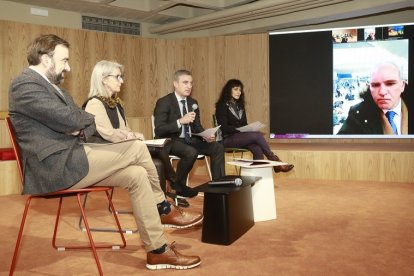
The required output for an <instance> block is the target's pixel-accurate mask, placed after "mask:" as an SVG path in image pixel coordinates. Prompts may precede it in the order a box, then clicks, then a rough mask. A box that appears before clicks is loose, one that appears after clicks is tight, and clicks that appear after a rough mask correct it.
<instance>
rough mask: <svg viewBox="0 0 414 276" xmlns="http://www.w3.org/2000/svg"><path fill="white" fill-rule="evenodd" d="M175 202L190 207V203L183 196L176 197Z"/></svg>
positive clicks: (180, 205)
mask: <svg viewBox="0 0 414 276" xmlns="http://www.w3.org/2000/svg"><path fill="white" fill-rule="evenodd" d="M176 204H177V206H179V207H183V208H188V207H190V203H188V201H187V200H186V199H185V198H180V197H177V200H176Z"/></svg>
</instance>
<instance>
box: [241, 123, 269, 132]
mask: <svg viewBox="0 0 414 276" xmlns="http://www.w3.org/2000/svg"><path fill="white" fill-rule="evenodd" d="M264 126H265V125H264V124H262V123H261V122H259V121H256V122H254V123H250V124H248V125H246V126H242V127H239V128H236V129H237V130H239V131H241V132H247V131H258V130H259V129H261V128H263V127H264Z"/></svg>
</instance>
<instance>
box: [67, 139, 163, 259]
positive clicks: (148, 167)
mask: <svg viewBox="0 0 414 276" xmlns="http://www.w3.org/2000/svg"><path fill="white" fill-rule="evenodd" d="M84 148H85V152H86V155H87V157H88V161H89V172H88V174H87V175H86V176H85V177H84V178H83V179H82V180H81V181H79V182H78V183H76V184H75V185H74V186H72V187H71V188H70V189H78V188H84V187H88V186H92V185H96V186H113V187H122V188H124V189H126V190H127V191H128V193H129V197H130V200H131V205H132V211H133V213H134V217H135V221H136V223H137V227H138V232H139V234H140V237H141V240H142V242H143V243H144V245H145V249H146V250H147V251H151V250H154V249H157V248H159V247H161V246H162V245H164V244H165V243H166V242H167V241H166V238H165V237H164V231H163V228H162V225H161V220H160V216H159V213H158V210H157V207H156V205H157V203H160V202H162V201H164V200H165V195H164V193H163V191H162V189H161V187H160V183H159V178H158V174H157V169H156V168H155V165H154V163H153V162H152V159H151V155H150V154H149V152H148V149H147V146H146V145H145V143H143V142H141V141H138V140H133V141H126V142H123V143H118V144H110V145H85V146H84Z"/></svg>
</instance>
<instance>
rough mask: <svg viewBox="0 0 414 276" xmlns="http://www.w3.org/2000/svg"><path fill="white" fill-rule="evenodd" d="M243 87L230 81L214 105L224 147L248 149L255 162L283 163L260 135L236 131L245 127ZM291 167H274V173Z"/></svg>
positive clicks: (238, 81)
mask: <svg viewBox="0 0 414 276" xmlns="http://www.w3.org/2000/svg"><path fill="white" fill-rule="evenodd" d="M243 87H244V86H243V83H242V82H241V81H240V80H237V79H230V80H229V81H227V83H226V84H225V85H224V87H223V89H222V90H221V94H220V98H219V100H218V101H217V103H216V114H215V115H216V120H217V124H218V125H220V126H221V127H220V129H221V131H222V135H223V145H224V147H226V148H243V149H248V150H249V151H251V152H252V154H253V159H255V160H262V159H264V157H265V156H266V158H267V159H269V160H272V161H278V162H283V161H282V160H280V158H279V157H278V156H277V155H275V154H274V153H273V152H272V150H271V149H270V147H269V144H268V143H267V142H266V140H265V139H264V137H263V134H262V133H260V132H259V131H248V132H241V131H240V130H238V128H240V127H243V126H246V125H247V117H246V110H245V102H244V91H243ZM293 167H294V166H293V165H292V164H287V165H282V166H275V167H274V171H275V172H288V171H290V170H291V169H293Z"/></svg>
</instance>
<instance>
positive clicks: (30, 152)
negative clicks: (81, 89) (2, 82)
mask: <svg viewBox="0 0 414 276" xmlns="http://www.w3.org/2000/svg"><path fill="white" fill-rule="evenodd" d="M62 93H63V96H62V95H61V94H60V93H59V92H58V91H57V90H56V89H55V88H54V87H53V86H52V85H51V84H50V83H49V82H47V81H46V80H45V79H44V78H43V77H42V76H41V75H39V74H38V73H37V72H35V71H34V70H32V69H29V68H26V69H24V70H23V72H22V73H21V74H20V75H19V76H18V77H17V78H16V79H14V80H13V81H12V83H11V85H10V89H9V114H10V119H11V122H12V124H13V127H14V130H15V132H16V137H17V142H18V144H19V146H20V148H21V154H22V164H23V171H24V187H23V193H25V194H35V195H36V194H43V193H48V192H53V191H57V190H62V189H66V188H69V187H70V186H72V185H74V184H75V183H77V182H78V181H79V180H81V179H82V178H84V177H85V176H86V174H87V173H88V169H89V167H88V160H87V157H86V153H85V150H84V148H83V146H82V145H80V144H79V141H80V140H79V138H78V137H76V136H73V135H70V133H73V132H76V131H79V130H81V129H83V130H84V132H85V135H86V136H87V137H89V136H91V135H92V134H93V133H94V132H95V122H94V116H93V115H91V114H89V113H87V112H85V111H83V110H82V109H80V108H79V107H77V106H76V104H75V103H74V101H73V99H72V97H71V96H70V95H69V94H68V93H67V92H65V91H62Z"/></svg>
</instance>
